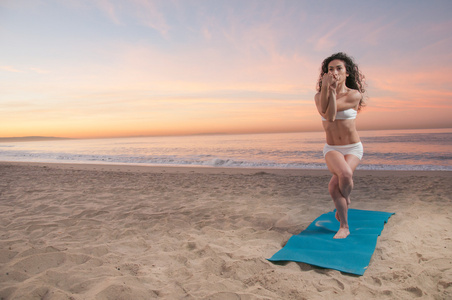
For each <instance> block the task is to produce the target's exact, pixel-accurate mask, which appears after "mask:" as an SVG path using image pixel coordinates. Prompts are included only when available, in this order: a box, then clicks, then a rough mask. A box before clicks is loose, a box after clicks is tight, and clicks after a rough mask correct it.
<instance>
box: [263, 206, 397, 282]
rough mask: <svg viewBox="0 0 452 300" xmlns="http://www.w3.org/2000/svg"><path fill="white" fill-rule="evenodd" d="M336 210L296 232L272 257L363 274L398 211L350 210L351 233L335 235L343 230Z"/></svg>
mask: <svg viewBox="0 0 452 300" xmlns="http://www.w3.org/2000/svg"><path fill="white" fill-rule="evenodd" d="M335 213H336V212H335V211H332V212H329V213H326V214H323V215H321V216H320V217H318V218H317V219H315V220H314V222H312V223H311V225H309V226H308V228H306V229H305V230H304V231H302V232H301V233H300V234H298V235H294V236H292V237H291V238H290V239H289V241H288V242H287V244H286V245H285V246H284V247H283V248H282V249H281V250H279V251H278V252H276V253H275V254H274V255H273V256H272V257H271V258H270V259H269V261H273V262H276V261H296V262H303V263H307V264H310V265H315V266H319V267H322V268H328V269H334V270H339V271H342V272H346V273H351V274H356V275H363V274H364V271H366V269H367V267H368V266H369V262H370V258H371V257H372V254H373V253H374V251H375V246H376V245H377V238H378V236H379V235H380V233H381V231H382V230H383V227H384V224H385V223H386V222H387V221H388V219H389V217H391V216H392V215H393V214H394V213H388V212H382V211H369V210H359V209H349V210H348V225H349V229H350V235H349V236H348V237H347V238H345V239H333V236H334V235H335V234H336V232H337V231H338V230H339V222H338V221H337V220H336V218H335Z"/></svg>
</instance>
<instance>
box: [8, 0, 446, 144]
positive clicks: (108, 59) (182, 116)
mask: <svg viewBox="0 0 452 300" xmlns="http://www.w3.org/2000/svg"><path fill="white" fill-rule="evenodd" d="M451 11H452V1H448V0H445V1H438V0H433V1H415V0H413V1H408V0H407V1H386V0H385V1H317V2H316V1H296V0H293V1H266V0H262V1H229V0H228V1H195V0H188V1H152V0H130V1H121V0H80V1H79V0H68V1H57V0H48V1H39V0H36V1H29V0H6V1H1V2H0V40H1V47H0V89H1V92H0V137H17V136H59V137H77V138H84V137H113V136H145V135H173V134H199V133H242V132H243V133H252V132H286V131H315V130H321V122H320V117H319V115H318V113H317V111H316V108H315V105H314V100H313V99H314V95H315V93H316V90H315V88H316V80H317V78H318V75H319V74H318V72H319V68H320V64H321V62H322V60H323V59H324V58H325V57H327V56H329V55H330V54H332V53H335V52H339V51H344V52H346V53H348V54H350V55H351V56H353V57H354V58H355V60H356V61H357V62H358V64H359V66H360V68H361V70H362V72H363V73H364V74H365V76H366V79H367V84H368V89H367V90H368V97H369V99H368V105H367V107H365V108H364V109H363V111H362V113H361V114H360V115H359V117H358V121H357V124H358V129H360V130H367V129H402V128H445V127H452V118H451V117H450V116H451V115H452V101H451V100H452V76H450V75H449V71H450V70H449V69H450V65H451V63H452V54H451V53H452V51H451V50H452V19H451V18H450V12H451Z"/></svg>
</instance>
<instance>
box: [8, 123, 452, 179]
mask: <svg viewBox="0 0 452 300" xmlns="http://www.w3.org/2000/svg"><path fill="white" fill-rule="evenodd" d="M359 133H360V137H361V141H362V142H363V145H364V157H363V160H362V162H361V164H360V165H359V167H358V169H362V170H426V171H437V170H440V171H452V129H423V130H377V131H360V132H359ZM324 143H325V136H324V133H323V132H298V133H272V134H237V135H194V136H166V137H133V138H132V137H130V138H110V139H67V140H49V141H29V142H2V143H0V161H10V162H52V163H90V164H126V165H147V166H199V167H232V168H254V167H256V168H279V169H326V165H325V162H324V159H323V154H322V149H323V145H324Z"/></svg>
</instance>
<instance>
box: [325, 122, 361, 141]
mask: <svg viewBox="0 0 452 300" xmlns="http://www.w3.org/2000/svg"><path fill="white" fill-rule="evenodd" d="M322 123H323V129H324V130H325V134H326V143H327V144H328V145H349V144H354V143H358V142H360V139H359V135H358V131H357V130H356V123H355V119H354V118H353V119H336V120H335V121H333V122H328V121H323V122H322Z"/></svg>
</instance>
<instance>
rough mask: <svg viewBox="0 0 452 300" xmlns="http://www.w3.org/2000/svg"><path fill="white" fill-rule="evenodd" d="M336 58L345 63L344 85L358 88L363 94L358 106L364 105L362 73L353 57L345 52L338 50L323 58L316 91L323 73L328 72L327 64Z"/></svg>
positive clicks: (320, 83) (320, 87) (319, 87)
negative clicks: (345, 77)
mask: <svg viewBox="0 0 452 300" xmlns="http://www.w3.org/2000/svg"><path fill="white" fill-rule="evenodd" d="M335 59H338V60H341V61H343V62H344V64H345V70H346V71H347V74H348V77H347V79H346V80H345V86H347V87H348V88H350V89H354V90H358V91H359V92H360V93H361V94H363V97H362V98H361V101H360V102H359V108H358V110H360V109H361V107H363V106H365V100H364V93H365V92H366V89H365V85H366V83H365V81H364V80H365V77H364V75H363V74H362V73H361V72H360V71H359V68H358V65H357V64H356V63H355V62H354V61H353V58H352V57H350V56H348V55H347V54H345V53H343V52H338V53H335V54H333V55H331V56H330V57H327V58H325V60H324V61H323V62H322V68H321V70H320V76H319V79H318V81H317V91H319V92H320V91H321V89H322V78H323V75H324V74H325V73H328V65H329V63H330V62H331V61H333V60H335Z"/></svg>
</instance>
